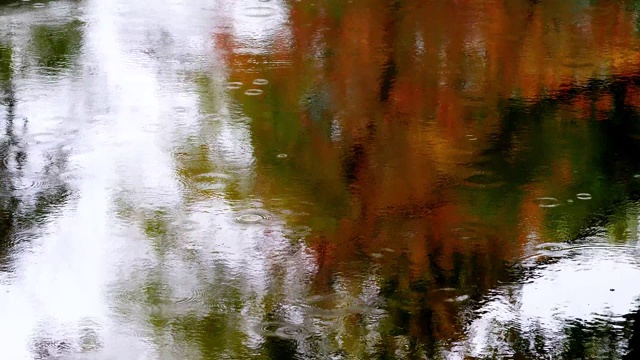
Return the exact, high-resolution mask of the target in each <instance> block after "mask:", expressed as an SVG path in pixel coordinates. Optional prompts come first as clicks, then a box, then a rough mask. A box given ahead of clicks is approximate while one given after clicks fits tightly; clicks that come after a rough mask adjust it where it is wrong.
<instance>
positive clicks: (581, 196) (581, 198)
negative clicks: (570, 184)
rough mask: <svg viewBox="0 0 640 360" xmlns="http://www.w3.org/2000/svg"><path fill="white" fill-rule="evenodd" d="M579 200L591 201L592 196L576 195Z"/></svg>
mask: <svg viewBox="0 0 640 360" xmlns="http://www.w3.org/2000/svg"><path fill="white" fill-rule="evenodd" d="M576 197H577V198H578V199H579V200H591V194H589V193H579V194H577V195H576Z"/></svg>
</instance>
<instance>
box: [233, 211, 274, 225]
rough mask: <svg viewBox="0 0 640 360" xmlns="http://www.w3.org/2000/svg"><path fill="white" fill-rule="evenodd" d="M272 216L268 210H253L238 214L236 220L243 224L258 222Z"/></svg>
mask: <svg viewBox="0 0 640 360" xmlns="http://www.w3.org/2000/svg"><path fill="white" fill-rule="evenodd" d="M270 218H271V216H269V214H268V213H266V212H263V211H259V210H253V211H247V212H245V213H243V214H240V215H238V216H237V217H236V218H235V220H236V222H239V223H241V224H258V223H261V222H263V221H265V220H269V219H270Z"/></svg>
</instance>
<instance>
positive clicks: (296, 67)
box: [216, 1, 640, 358]
mask: <svg viewBox="0 0 640 360" xmlns="http://www.w3.org/2000/svg"><path fill="white" fill-rule="evenodd" d="M630 9H631V11H629V10H630ZM634 11H635V10H633V7H632V6H631V5H630V4H621V3H610V2H607V3H605V2H602V3H599V2H598V3H595V4H594V5H589V6H585V5H580V4H578V3H577V2H575V3H574V2H568V3H566V4H565V3H563V4H558V3H552V2H535V3H532V2H528V1H516V2H509V4H503V3H502V2H491V1H488V2H484V3H483V4H482V5H480V4H479V3H474V2H450V1H437V2H429V3H428V4H425V3H424V2H402V3H398V2H386V1H379V2H377V3H376V4H372V3H367V4H364V3H357V4H356V3H348V2H321V3H318V2H313V3H311V2H304V1H303V2H292V3H290V4H289V26H287V27H282V28H281V30H280V31H279V32H275V33H273V34H272V35H271V36H270V37H269V38H268V39H267V40H265V39H261V40H260V41H256V40H253V39H252V38H249V37H247V36H246V35H245V33H244V32H240V31H238V33H237V34H235V35H234V34H233V33H232V34H229V33H226V32H225V33H222V34H219V35H217V36H216V40H217V42H216V44H217V45H218V46H219V47H220V48H222V49H224V51H225V55H224V58H225V61H226V62H227V64H228V66H229V70H230V75H229V76H228V81H230V83H229V84H231V83H233V84H234V86H233V87H232V88H229V89H230V90H229V94H230V96H231V97H232V98H233V99H234V101H235V102H236V103H237V104H238V105H239V106H241V109H242V110H241V112H242V113H243V114H241V115H237V116H238V118H240V117H242V116H247V115H248V117H249V118H250V119H251V122H250V126H251V133H252V145H253V151H254V154H255V157H256V172H255V173H256V180H255V182H254V191H255V192H257V193H259V194H261V196H262V197H264V198H266V199H273V200H272V201H271V203H270V204H269V205H270V207H272V208H274V209H282V208H283V207H284V208H286V209H287V210H288V211H292V212H293V213H296V212H301V213H307V214H309V215H308V217H306V218H303V219H295V220H294V219H292V220H290V221H293V224H294V226H295V224H297V222H296V221H299V222H300V223H302V224H304V225H307V226H310V227H311V229H312V231H311V236H310V237H309V238H308V240H307V243H308V244H309V246H311V247H312V248H313V249H314V254H315V259H316V262H317V266H318V268H317V272H316V273H315V276H314V281H313V283H312V287H311V288H310V292H311V294H313V295H316V294H317V295H325V294H327V293H329V294H332V293H335V292H336V291H339V289H340V287H339V286H344V285H338V284H341V283H342V282H343V281H345V280H344V279H345V278H346V279H349V283H351V286H350V288H348V289H347V290H346V291H347V292H348V293H349V294H350V296H354V297H356V298H357V297H362V296H364V295H363V290H362V288H361V287H362V286H363V284H364V283H365V282H366V283H371V282H373V284H375V286H374V289H375V290H374V293H377V297H375V300H372V301H373V304H376V306H377V307H379V308H380V309H381V310H383V311H384V314H385V316H382V317H381V319H382V321H379V322H375V323H374V324H375V325H368V326H365V325H364V323H363V322H362V320H361V321H358V322H349V321H348V320H345V319H340V320H339V321H337V322H335V324H336V325H335V326H338V325H337V324H340V326H346V327H347V329H348V331H346V332H345V333H341V332H330V331H328V332H325V333H324V335H325V336H327V337H329V338H336V339H337V338H339V339H341V343H340V344H341V345H338V344H334V346H335V348H334V350H331V351H338V349H341V350H342V351H345V353H346V354H360V356H364V357H374V358H385V357H389V358H395V357H398V358H405V357H407V358H411V357H414V356H417V357H420V356H427V357H437V356H444V355H443V354H446V353H448V352H447V351H446V349H447V348H448V347H449V346H450V345H451V344H452V343H455V342H459V341H463V339H464V338H465V337H467V336H468V334H467V333H466V331H467V325H466V324H467V323H468V322H469V321H470V319H473V318H476V317H478V316H480V317H481V314H482V310H478V311H480V313H478V314H477V315H476V314H475V312H474V309H477V308H478V306H479V304H482V303H483V302H485V301H487V300H486V299H488V298H490V295H489V294H490V293H491V292H492V291H493V289H495V288H496V287H498V286H499V284H501V283H505V282H506V283H516V284H517V283H518V282H519V281H523V280H522V279H520V278H519V277H515V278H514V275H513V274H512V270H511V269H512V265H513V264H519V262H520V259H521V258H523V257H525V258H526V257H528V256H531V254H532V252H533V254H537V252H536V251H539V250H536V248H535V246H536V245H537V244H541V243H554V242H568V243H579V244H582V243H591V242H594V241H605V242H611V243H615V244H624V243H626V244H629V245H632V246H635V243H636V238H637V230H636V228H637V214H636V212H635V210H630V209H629V208H628V207H627V205H626V204H628V203H630V201H631V202H633V201H635V200H636V199H637V195H636V193H637V189H638V181H637V179H636V178H634V174H636V173H638V171H639V166H638V165H639V164H638V161H637V159H636V158H635V155H634V154H636V153H637V151H638V149H637V147H638V142H637V136H636V133H637V132H638V130H637V129H636V127H637V119H638V114H637V108H636V105H635V104H634V101H635V100H633V98H634V96H633V94H634V93H635V91H636V88H637V85H636V83H637V78H636V77H637V75H636V66H637V61H636V60H635V55H634V50H632V49H635V48H636V47H637V46H638V42H637V29H636V28H635V25H634V21H635V20H634V19H635V16H636V14H635V12H634ZM423 19H429V21H424V20H423ZM614 24H615V25H614ZM605 28H606V29H608V30H607V31H612V33H610V34H611V35H610V36H601V35H600V34H604V33H606V32H607V31H605V30H603V29H605ZM247 47H253V48H254V49H256V50H254V51H248V50H247ZM282 64H289V65H288V66H282ZM261 79H265V80H266V81H267V83H265V85H261V86H256V85H254V84H255V81H256V80H258V83H262V80H261ZM235 84H238V86H235ZM252 88H259V89H261V90H263V93H262V94H261V95H260V96H261V97H260V99H255V98H252V97H249V96H247V91H248V90H251V89H252ZM281 154H286V155H287V156H286V157H283V156H280V155H281ZM629 218H631V219H632V221H631V223H629V222H628V221H627V219H629ZM634 219H635V220H634ZM634 224H635V225H634ZM604 239H606V240H604ZM629 251H635V250H629ZM585 261H586V262H587V263H589V260H585ZM573 266H574V265H572V264H571V263H569V264H566V267H567V268H568V269H570V268H571V267H573ZM627 266H628V267H629V269H635V268H637V263H636V262H631V263H629V264H628V265H627ZM567 271H569V270H567ZM372 274H373V277H371V276H372ZM630 274H631V275H630V278H638V277H639V276H638V275H640V274H638V273H637V272H633V271H632V272H631V273H630ZM610 276H615V275H614V273H613V272H612V273H611V274H610ZM357 279H360V280H357ZM587 281H588V280H587ZM550 286H551V285H550ZM543 291H547V290H539V292H543ZM637 295H638V289H632V290H630V294H629V295H628V296H631V298H632V299H634V298H635V296H637ZM583 300H584V297H581V296H577V297H572V298H571V300H570V301H571V304H573V305H566V306H577V304H579V303H580V302H581V301H583ZM576 302H578V303H576ZM563 306H565V305H563ZM633 307H634V306H631V307H627V308H624V307H623V308H621V309H618V310H619V311H622V314H624V313H625V312H630V311H632V309H633ZM480 309H482V308H480ZM622 314H618V315H622ZM513 316H519V315H518V314H517V313H515V314H514V315H513ZM566 316H567V318H566V320H567V321H568V323H567V324H571V322H572V321H574V320H576V321H577V319H572V318H571V316H569V315H566ZM586 316H588V317H590V316H591V315H590V314H586ZM598 324H600V325H598ZM605 324H607V323H606V322H604V323H596V325H593V326H595V327H596V328H598V329H600V328H604V325H605ZM495 326H496V328H499V327H500V326H501V325H495ZM567 326H572V325H567ZM601 330H602V331H605V332H606V331H607V330H606V329H601ZM531 331H532V332H531V334H534V333H535V329H534V330H531ZM567 331H568V332H567V334H570V333H571V331H569V330H567ZM576 331H577V332H576V334H581V333H580V331H578V330H576ZM597 331H600V330H597ZM529 334H530V332H529V330H526V329H525V330H523V333H521V334H518V332H517V331H516V332H512V333H510V335H509V336H510V337H509V338H510V339H514V338H520V339H522V340H518V341H527V343H528V341H529V340H525V339H526V338H528V337H529ZM627 335H628V334H627ZM541 336H542V337H541V338H539V340H538V341H541V344H543V345H541V346H543V347H544V346H550V345H549V344H551V343H555V344H556V345H557V343H558V342H564V341H569V342H570V341H572V340H570V339H571V337H572V336H583V338H584V339H587V338H588V335H587V333H584V334H583V335H567V336H564V335H561V332H560V333H558V332H553V333H545V334H542V335H541ZM612 336H613V335H612ZM347 339H349V340H347ZM365 339H376V340H369V344H370V345H369V346H370V347H369V348H366V347H365V348H360V349H357V348H356V347H349V346H355V344H358V345H359V346H365V344H367V341H366V340H365ZM626 339H628V337H626V336H620V337H619V341H620V343H621V345H620V346H618V347H613V348H612V349H613V350H612V351H613V352H612V354H616V355H611V356H613V357H617V356H619V355H620V354H623V353H625V351H626V350H625V349H626V347H625V344H624V342H625V341H626ZM372 341H373V342H372ZM485 341H486V339H485ZM585 341H586V340H585ZM348 344H354V345H348ZM482 344H483V343H481V345H480V346H481V347H482V346H483V345H482ZM484 344H485V345H484V346H485V347H487V348H488V347H489V345H488V344H486V343H484ZM523 344H524V343H523ZM568 344H569V343H568ZM307 346H308V345H305V342H304V341H303V342H300V341H298V342H297V347H296V349H297V350H298V351H303V350H300V349H303V348H307ZM514 346H515V345H514ZM567 346H568V348H567V350H566V351H567V352H566V353H565V355H563V356H566V357H568V358H575V356H578V357H580V356H586V355H580V351H582V350H580V349H574V348H573V347H572V345H567ZM612 346H613V345H612ZM527 349H528V347H527ZM443 351H444V352H443ZM518 351H524V348H523V347H522V345H521V346H520V350H518ZM527 351H529V350H527ZM482 353H484V352H482ZM516 353H517V351H516ZM527 354H528V355H527ZM583 354H584V353H583ZM589 354H591V355H589V356H595V355H593V353H589ZM494 355H495V354H494ZM503 355H504V354H503ZM521 355H522V356H525V358H528V357H531V358H537V356H539V355H541V354H537V353H522V354H521ZM297 356H299V355H297ZM306 356H309V355H308V354H306ZM451 356H454V355H451ZM510 356H511V355H510ZM512 356H516V355H513V354H512ZM292 357H295V356H293V355H292ZM454 358H455V357H454Z"/></svg>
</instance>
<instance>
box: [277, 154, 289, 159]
mask: <svg viewBox="0 0 640 360" xmlns="http://www.w3.org/2000/svg"><path fill="white" fill-rule="evenodd" d="M288 156H289V155H287V154H278V158H280V159H284V158H286V157H288Z"/></svg>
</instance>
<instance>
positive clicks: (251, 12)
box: [244, 6, 277, 18]
mask: <svg viewBox="0 0 640 360" xmlns="http://www.w3.org/2000/svg"><path fill="white" fill-rule="evenodd" d="M276 13H277V10H276V9H275V8H272V7H269V6H251V7H247V8H245V9H244V16H248V17H255V18H265V17H271V16H274V15H275V14H276Z"/></svg>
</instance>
